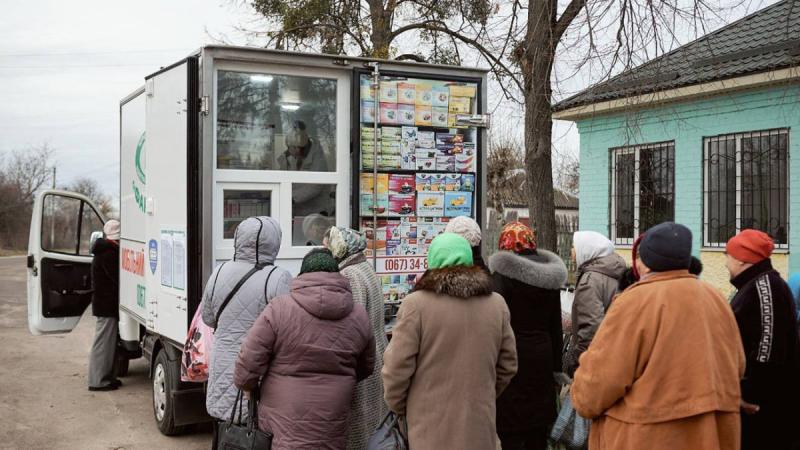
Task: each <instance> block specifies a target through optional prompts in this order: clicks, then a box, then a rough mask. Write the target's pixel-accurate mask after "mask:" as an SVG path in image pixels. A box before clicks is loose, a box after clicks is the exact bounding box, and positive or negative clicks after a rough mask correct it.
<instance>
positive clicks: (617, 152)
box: [608, 141, 675, 246]
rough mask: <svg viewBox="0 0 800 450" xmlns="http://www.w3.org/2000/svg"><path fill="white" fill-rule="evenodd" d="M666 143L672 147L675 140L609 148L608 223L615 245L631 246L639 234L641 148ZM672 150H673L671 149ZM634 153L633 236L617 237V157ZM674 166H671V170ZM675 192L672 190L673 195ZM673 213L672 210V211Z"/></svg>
mask: <svg viewBox="0 0 800 450" xmlns="http://www.w3.org/2000/svg"><path fill="white" fill-rule="evenodd" d="M666 145H672V147H673V149H674V148H675V141H661V142H653V143H649V144H641V145H632V146H626V147H613V148H611V149H609V151H610V153H611V158H610V159H611V161H610V165H611V170H610V171H611V177H610V179H611V186H610V189H609V192H610V194H609V205H610V207H609V217H608V225H609V236H610V237H611V242H613V243H614V245H617V246H632V245H633V242H634V241H635V240H636V237H637V236H639V231H640V230H639V217H640V214H639V213H640V205H639V200H640V198H641V188H640V181H641V178H640V175H639V171H640V170H639V169H640V167H639V161H640V156H641V151H642V150H647V149H651V148H661V147H664V146H666ZM673 151H674V150H673ZM631 153H633V154H634V162H633V237H630V238H629V237H617V224H616V216H617V214H616V213H617V205H616V198H617V196H616V192H617V157H618V156H621V155H629V154H631ZM674 170H675V168H674V167H673V171H674ZM674 195H675V193H674V192H673V196H674ZM673 213H674V211H673Z"/></svg>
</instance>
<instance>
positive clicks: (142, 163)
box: [131, 132, 147, 212]
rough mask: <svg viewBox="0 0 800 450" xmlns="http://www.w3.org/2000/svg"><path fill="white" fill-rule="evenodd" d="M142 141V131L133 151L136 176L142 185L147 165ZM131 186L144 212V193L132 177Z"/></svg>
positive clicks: (143, 138) (143, 134) (143, 136)
mask: <svg viewBox="0 0 800 450" xmlns="http://www.w3.org/2000/svg"><path fill="white" fill-rule="evenodd" d="M144 142H145V133H144V132H142V136H141V137H139V142H138V143H137V144H136V152H135V153H134V157H133V162H134V164H135V166H136V176H137V177H138V178H139V181H140V182H141V183H142V186H144V185H145V184H147V182H146V181H145V180H146V178H145V174H144V170H145V167H147V165H146V163H147V157H146V153H145V152H144ZM131 188H132V189H133V198H134V200H135V201H136V205H137V206H138V207H139V209H140V210H141V211H142V212H145V211H144V210H145V198H144V193H143V192H142V190H141V189H139V186H137V185H136V180H135V179H134V180H133V181H131Z"/></svg>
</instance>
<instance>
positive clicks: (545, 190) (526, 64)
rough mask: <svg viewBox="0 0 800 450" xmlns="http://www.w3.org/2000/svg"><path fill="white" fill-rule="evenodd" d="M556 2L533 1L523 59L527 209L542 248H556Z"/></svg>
mask: <svg viewBox="0 0 800 450" xmlns="http://www.w3.org/2000/svg"><path fill="white" fill-rule="evenodd" d="M554 24H555V10H554V4H553V3H551V2H550V1H547V0H545V1H535V2H531V4H530V9H529V11H528V31H527V34H526V36H525V43H524V46H525V48H524V52H523V54H522V55H521V56H522V58H521V59H520V62H521V65H522V69H523V81H524V85H523V88H524V90H525V92H524V95H525V171H526V185H527V186H528V211H529V214H530V222H531V228H533V229H534V230H535V231H536V241H537V245H538V246H539V247H540V248H544V249H547V250H551V251H555V250H556V247H557V238H556V214H555V206H554V204H553V169H552V167H553V164H552V158H551V145H552V144H551V137H552V134H553V119H552V116H551V114H552V112H551V104H550V99H551V94H552V89H551V86H550V73H551V71H552V69H553V60H554V58H555V55H554V52H555V43H554V42H553V36H552V29H553V26H554Z"/></svg>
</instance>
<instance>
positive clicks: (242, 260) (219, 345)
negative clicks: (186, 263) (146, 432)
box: [203, 217, 292, 420]
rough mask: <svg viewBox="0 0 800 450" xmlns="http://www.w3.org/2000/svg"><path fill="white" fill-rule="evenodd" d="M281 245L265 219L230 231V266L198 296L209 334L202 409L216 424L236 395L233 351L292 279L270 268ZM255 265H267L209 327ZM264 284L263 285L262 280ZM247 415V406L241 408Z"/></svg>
mask: <svg viewBox="0 0 800 450" xmlns="http://www.w3.org/2000/svg"><path fill="white" fill-rule="evenodd" d="M280 243H281V229H280V226H279V225H278V222H277V221H276V220H275V219H273V218H271V217H251V218H249V219H246V220H244V221H243V222H242V223H240V224H239V226H238V227H236V234H235V235H234V244H233V245H234V255H233V261H227V262H225V263H223V264H222V265H220V266H217V268H216V269H214V271H213V272H212V273H211V277H210V278H209V279H208V283H207V284H206V289H205V292H204V293H203V322H205V323H206V325H208V326H210V327H211V328H215V329H216V331H215V332H214V348H213V349H212V351H211V365H210V367H209V373H208V391H207V393H206V409H207V410H208V413H209V414H210V415H211V416H212V417H215V418H217V419H220V420H225V419H228V418H230V412H231V409H232V407H233V402H234V401H235V400H236V393H237V389H236V387H235V386H234V385H233V369H234V364H235V363H236V356H237V355H238V354H239V347H240V346H241V345H242V341H243V340H244V337H245V335H246V334H247V332H248V330H250V327H251V326H252V325H253V322H255V320H256V318H257V317H258V316H259V314H261V311H262V310H263V309H264V307H265V306H266V305H267V302H268V301H269V300H271V299H272V298H274V297H277V296H279V295H283V294H286V293H287V292H289V283H290V282H291V279H292V276H291V275H290V274H289V272H287V271H286V270H285V269H283V268H280V267H276V266H273V265H272V264H273V263H274V262H275V256H276V255H277V254H278V249H279V248H280ZM255 264H267V266H266V267H264V268H263V269H261V271H259V272H256V273H254V274H253V275H252V276H251V277H250V278H249V279H248V280H247V281H246V282H245V283H244V284H243V285H242V287H241V288H239V291H238V292H237V293H236V294H235V295H234V296H233V298H232V299H231V301H230V303H228V306H226V307H225V309H224V310H223V312H222V315H221V316H220V318H219V323H216V322H215V319H216V315H217V311H219V308H220V306H221V305H222V302H223V301H224V300H225V297H227V296H228V294H229V293H230V292H231V290H232V289H233V287H234V286H235V285H236V284H237V283H238V282H239V280H240V279H242V277H243V276H244V275H245V274H246V273H247V272H248V271H249V270H250V269H252V268H253V266H254V265H255ZM268 278H269V282H267V279H268ZM244 411H245V413H246V412H247V405H245V407H244Z"/></svg>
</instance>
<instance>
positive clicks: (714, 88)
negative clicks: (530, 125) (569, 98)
mask: <svg viewBox="0 0 800 450" xmlns="http://www.w3.org/2000/svg"><path fill="white" fill-rule="evenodd" d="M794 80H800V66H793V67H788V68H784V69H779V70H771V71H766V72H759V73H755V74H749V75H744V76H740V77H734V78H727V79H724V80H716V81H710V82H707V83H700V84H694V85H689V86H681V87H679V88H674V89H667V90H663V91H657V92H652V93H648V94H641V95H635V96H630V97H622V98H617V99H613V100H606V101H603V102H597V103H590V104H587V105H580V106H574V107H572V108H567V109H564V110H561V111H555V112H554V113H553V119H555V120H568V121H578V120H581V119H586V118H589V117H592V116H597V115H606V114H612V113H616V112H619V111H630V110H633V109H641V108H646V107H651V106H654V105H658V104H661V103H669V102H677V101H684V100H690V99H693V98H697V97H705V96H709V95H713V94H718V93H721V92H730V91H735V90H743V89H755V88H759V87H764V86H768V85H773V84H783V83H787V82H791V81H794Z"/></svg>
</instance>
